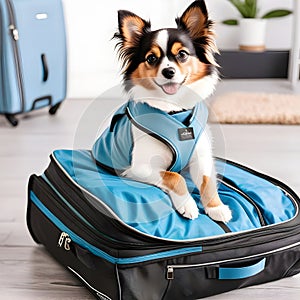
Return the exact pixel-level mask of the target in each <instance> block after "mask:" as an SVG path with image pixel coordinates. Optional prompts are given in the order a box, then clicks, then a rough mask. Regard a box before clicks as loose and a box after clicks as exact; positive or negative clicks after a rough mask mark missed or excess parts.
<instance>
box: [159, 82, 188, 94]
mask: <svg viewBox="0 0 300 300" xmlns="http://www.w3.org/2000/svg"><path fill="white" fill-rule="evenodd" d="M154 82H155V84H156V85H157V86H159V87H160V88H161V89H162V90H163V91H164V92H165V93H166V94H167V95H175V94H176V93H177V92H178V90H179V89H180V87H181V85H182V84H183V82H184V80H183V82H181V83H178V82H168V83H165V84H158V83H157V82H156V81H155V80H154Z"/></svg>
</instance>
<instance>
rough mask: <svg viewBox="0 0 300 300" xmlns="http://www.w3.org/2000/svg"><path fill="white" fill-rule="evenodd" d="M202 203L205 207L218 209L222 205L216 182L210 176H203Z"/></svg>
mask: <svg viewBox="0 0 300 300" xmlns="http://www.w3.org/2000/svg"><path fill="white" fill-rule="evenodd" d="M200 193H201V198H202V203H203V205H204V206H208V207H217V206H219V205H221V204H222V201H221V200H220V198H219V195H218V192H217V188H216V186H215V184H214V182H213V181H212V180H211V178H210V177H208V176H203V181H202V184H201V188H200Z"/></svg>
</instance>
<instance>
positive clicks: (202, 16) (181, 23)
mask: <svg viewBox="0 0 300 300" xmlns="http://www.w3.org/2000/svg"><path fill="white" fill-rule="evenodd" d="M176 23H177V26H178V29H181V30H184V31H186V32H187V33H188V35H189V36H190V37H191V39H192V40H193V42H194V45H195V46H196V47H195V48H196V54H197V56H198V58H199V59H200V60H201V61H203V62H204V63H209V64H212V65H214V66H218V64H217V62H216V61H215V58H214V53H219V51H218V48H217V45H216V41H215V34H214V31H213V22H212V21H211V20H209V18H208V13H207V8H206V5H205V2H204V0H197V1H195V2H193V3H192V4H191V5H190V6H189V7H188V8H187V9H186V10H185V12H184V13H183V15H182V16H181V17H180V18H177V19H176ZM199 45H201V47H198V46H199Z"/></svg>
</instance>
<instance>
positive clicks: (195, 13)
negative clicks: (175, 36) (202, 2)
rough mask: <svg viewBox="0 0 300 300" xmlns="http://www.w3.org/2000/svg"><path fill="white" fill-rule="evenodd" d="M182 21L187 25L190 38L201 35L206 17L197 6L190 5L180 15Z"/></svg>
mask: <svg viewBox="0 0 300 300" xmlns="http://www.w3.org/2000/svg"><path fill="white" fill-rule="evenodd" d="M182 21H183V22H184V23H185V25H186V26H187V29H188V30H189V32H190V34H191V36H192V38H196V37H199V36H201V35H203V31H204V29H205V25H206V21H207V17H206V16H205V15H204V14H203V13H202V11H201V9H200V8H199V7H192V8H190V9H189V10H188V11H187V12H186V13H185V14H184V15H183V16H182Z"/></svg>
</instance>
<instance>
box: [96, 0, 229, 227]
mask: <svg viewBox="0 0 300 300" xmlns="http://www.w3.org/2000/svg"><path fill="white" fill-rule="evenodd" d="M118 17H119V32H117V33H116V34H115V38H117V39H118V41H119V42H118V45H117V46H118V47H119V56H120V59H121V61H122V63H123V75H124V86H125V90H126V91H127V92H128V93H129V95H130V97H131V100H132V101H133V102H134V103H146V104H147V105H148V106H149V107H152V108H154V109H158V110H160V111H163V112H165V113H167V114H174V113H175V114H176V113H178V112H183V111H193V109H194V107H195V106H196V104H197V102H199V101H203V99H206V98H207V97H208V96H210V95H211V94H212V92H213V91H214V87H215V84H216V83H217V81H218V72H217V64H216V62H215V59H214V53H216V52H217V47H216V44H215V40H214V32H213V28H212V27H213V22H212V21H210V20H209V18H208V13H207V9H206V5H205V2H204V0H197V1H195V2H193V3H192V4H191V5H190V6H189V7H188V8H187V9H186V10H185V12H184V13H183V15H182V16H181V17H179V18H177V19H176V23H177V28H166V29H159V30H156V31H151V25H150V22H148V21H145V20H143V19H142V18H140V17H139V16H137V15H135V14H134V13H132V12H129V11H124V10H122V11H119V14H118ZM195 94H196V95H197V96H196V97H195ZM153 122H157V120H155V117H154V118H153ZM124 124H125V123H124ZM124 124H123V125H120V126H123V127H124V126H125V125H124ZM131 130H132V133H131V135H132V139H133V146H132V149H131V153H130V155H131V159H130V165H128V166H127V167H126V169H125V170H123V171H122V173H121V176H125V177H127V178H130V179H133V180H137V181H142V182H146V183H149V184H152V185H155V186H157V187H159V188H161V189H162V190H163V191H165V192H166V193H167V194H168V195H169V196H170V198H171V200H172V203H173V206H174V207H175V209H176V210H177V211H178V212H179V213H180V214H182V215H183V216H184V217H186V218H188V219H195V218H197V217H198V214H199V211H198V207H197V205H196V202H195V200H194V199H193V198H192V196H191V195H190V193H189V191H188V188H187V184H186V181H185V179H184V177H183V176H182V175H180V174H179V173H178V172H173V171H172V170H170V165H171V163H172V161H173V155H174V153H172V151H171V150H170V148H169V147H168V146H167V145H166V144H165V143H163V142H162V141H161V140H160V139H157V138H155V137H154V136H153V134H145V130H141V128H140V127H139V126H136V124H133V125H132V129H131ZM186 134H190V132H186ZM121 138H122V137H121ZM119 139H120V138H119ZM124 139H125V137H124ZM105 147H106V148H109V147H108V146H105V145H104V146H103V145H102V149H101V150H99V149H100V148H99V147H98V148H97V146H94V149H93V153H94V156H95V157H96V160H97V152H99V151H100V152H101V151H102V153H103V148H105ZM100 163H101V162H100ZM186 167H187V168H189V172H190V175H191V178H192V180H193V182H194V183H195V185H196V186H197V187H198V189H199V191H200V194H201V201H202V204H203V207H204V209H205V212H206V213H207V214H208V216H210V217H211V218H212V219H214V220H216V221H222V222H228V221H229V220H230V219H231V218H232V215H231V211H230V209H229V207H228V206H227V205H224V204H223V203H222V201H221V200H220V198H219V196H218V192H217V188H216V175H215V171H214V165H213V157H212V146H211V141H210V137H209V133H208V127H207V126H206V127H205V128H204V130H203V133H202V134H201V136H200V137H199V139H198V140H197V144H196V145H195V147H194V151H193V153H192V155H191V157H190V159H189V161H188V165H187V166H186Z"/></svg>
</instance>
